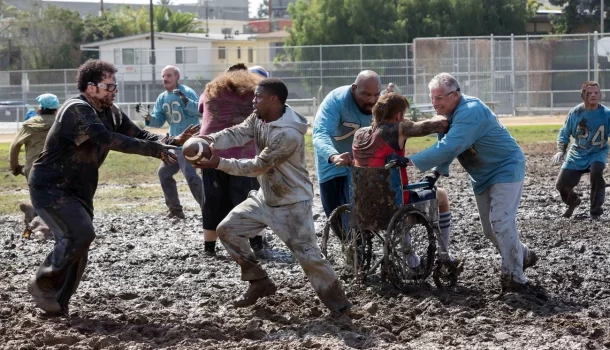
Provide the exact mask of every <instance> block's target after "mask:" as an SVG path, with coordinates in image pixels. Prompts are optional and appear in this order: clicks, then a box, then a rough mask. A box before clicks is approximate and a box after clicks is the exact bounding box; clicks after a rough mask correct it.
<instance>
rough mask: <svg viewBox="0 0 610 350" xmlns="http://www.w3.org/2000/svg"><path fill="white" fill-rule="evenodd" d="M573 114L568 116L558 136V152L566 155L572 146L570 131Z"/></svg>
mask: <svg viewBox="0 0 610 350" xmlns="http://www.w3.org/2000/svg"><path fill="white" fill-rule="evenodd" d="M571 117H572V113H570V115H568V118H567V119H566V122H565V123H563V126H562V127H561V129H559V133H558V134H557V152H561V153H566V151H567V150H568V145H569V144H570V130H571V129H572V128H571V122H572V118H571Z"/></svg>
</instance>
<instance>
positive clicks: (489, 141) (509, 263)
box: [411, 73, 538, 292]
mask: <svg viewBox="0 0 610 350" xmlns="http://www.w3.org/2000/svg"><path fill="white" fill-rule="evenodd" d="M428 88H429V89H430V99H431V100H432V106H433V107H434V109H435V110H436V112H437V113H438V114H439V115H443V116H445V117H447V119H448V121H449V131H448V132H447V134H445V135H444V136H442V138H440V137H439V139H440V140H439V141H438V143H437V144H436V145H434V146H432V147H430V148H428V149H426V150H424V151H422V152H420V153H417V154H415V155H413V156H412V157H411V162H412V163H413V165H415V166H416V167H417V168H418V169H419V170H420V171H422V172H423V171H427V170H430V169H432V168H435V170H436V171H437V172H439V173H440V174H442V175H446V176H448V175H449V165H450V164H451V162H452V161H453V159H455V158H456V157H457V158H458V160H459V162H460V164H461V165H462V166H463V167H464V168H465V169H466V171H467V172H468V174H469V175H470V179H471V182H472V188H473V190H474V194H475V197H476V201H477V207H478V210H479V217H480V219H481V226H482V227H483V233H484V234H485V236H486V237H487V238H489V240H491V241H492V243H493V244H494V246H495V247H496V248H497V249H498V251H499V252H500V255H501V256H502V270H501V271H502V274H501V278H500V281H501V286H502V291H503V292H509V291H515V292H520V291H527V290H528V289H529V288H528V285H527V284H526V282H527V280H526V278H525V275H524V274H523V271H524V270H525V269H526V268H528V267H530V266H533V265H534V264H535V263H536V261H537V260H538V258H537V256H536V254H534V252H533V251H531V250H530V249H528V248H527V247H526V246H525V245H524V244H522V243H521V242H520V240H519V234H518V232H517V220H516V216H517V208H518V206H519V201H520V200H521V192H522V190H523V178H524V176H525V156H524V155H523V151H522V150H521V148H520V147H519V145H517V141H515V139H513V137H512V136H511V135H510V134H509V132H508V131H507V130H506V128H505V127H504V126H503V125H502V124H500V121H499V120H498V118H497V117H496V116H495V115H494V113H493V112H492V111H491V110H490V109H489V108H488V107H487V106H486V105H485V104H484V103H483V102H481V100H479V99H478V98H476V97H471V96H466V95H462V94H461V92H460V86H459V84H458V82H457V80H456V79H455V78H454V77H453V76H451V75H450V74H448V73H440V74H439V75H437V76H435V77H434V78H433V79H432V81H430V83H429V84H428Z"/></svg>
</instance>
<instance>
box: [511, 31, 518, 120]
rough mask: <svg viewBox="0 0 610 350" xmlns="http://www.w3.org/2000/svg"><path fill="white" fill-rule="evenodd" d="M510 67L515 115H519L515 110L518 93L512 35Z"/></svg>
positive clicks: (512, 36)
mask: <svg viewBox="0 0 610 350" xmlns="http://www.w3.org/2000/svg"><path fill="white" fill-rule="evenodd" d="M510 54H511V55H510V56H511V57H510V66H511V68H510V69H511V75H510V85H511V91H512V95H513V115H517V113H516V109H515V101H516V99H517V95H516V93H517V91H516V89H515V83H516V78H515V35H514V34H511V35H510Z"/></svg>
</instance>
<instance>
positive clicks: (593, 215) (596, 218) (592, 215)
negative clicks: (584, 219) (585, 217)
mask: <svg viewBox="0 0 610 350" xmlns="http://www.w3.org/2000/svg"><path fill="white" fill-rule="evenodd" d="M600 216H601V215H597V214H591V220H593V221H598V220H599V218H600Z"/></svg>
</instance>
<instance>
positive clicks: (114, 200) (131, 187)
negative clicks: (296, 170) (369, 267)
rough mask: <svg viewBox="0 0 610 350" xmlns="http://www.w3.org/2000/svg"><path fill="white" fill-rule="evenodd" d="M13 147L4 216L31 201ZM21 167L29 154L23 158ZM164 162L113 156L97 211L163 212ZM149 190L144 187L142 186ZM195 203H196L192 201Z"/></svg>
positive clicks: (418, 145) (3, 186) (525, 129)
mask: <svg viewBox="0 0 610 350" xmlns="http://www.w3.org/2000/svg"><path fill="white" fill-rule="evenodd" d="M560 127H561V126H558V125H519V126H509V127H507V128H508V130H509V131H510V133H511V134H512V135H513V137H514V138H515V139H516V140H517V142H518V143H519V144H521V145H526V144H532V143H538V142H555V141H556V140H557V133H558V132H559V129H560ZM435 142H436V136H426V137H416V138H411V139H409V140H408V141H407V152H408V153H409V154H413V153H415V152H418V151H421V150H423V149H425V148H427V147H429V146H431V145H433V144H434V143H435ZM9 147H10V144H9V143H0V170H1V171H2V173H1V174H0V196H1V199H2V200H0V215H6V214H15V213H17V212H19V209H18V207H17V205H18V203H19V202H21V201H27V200H29V194H28V192H27V184H26V182H25V178H24V177H23V176H19V177H15V176H13V175H12V174H10V172H9V162H8V151H9ZM305 152H306V156H307V160H308V162H309V164H308V169H309V171H310V175H313V174H314V173H315V168H314V153H313V144H312V138H311V134H307V135H305ZM20 161H21V164H23V162H25V153H24V150H23V149H22V152H21V154H20ZM159 164H160V161H159V160H158V159H155V158H151V157H142V156H139V155H132V154H124V153H118V152H110V153H109V154H108V158H107V159H106V161H105V162H104V165H102V167H101V168H100V179H99V184H100V187H99V188H98V191H97V193H96V196H95V202H94V205H95V209H96V210H104V211H105V210H110V211H117V210H123V209H127V210H133V211H141V212H150V211H163V210H165V203H164V202H163V193H162V192H161V186H160V185H159V178H158V177H157V169H158V168H159ZM176 181H178V184H179V191H180V194H181V198H184V199H186V198H188V199H189V200H192V198H191V197H192V196H191V194H190V191H189V189H188V187H187V185H186V183H185V182H184V177H183V176H182V174H180V173H178V174H177V175H176ZM143 184H144V185H145V186H142V185H143ZM192 202H193V203H194V200H192ZM191 207H193V206H192V205H191Z"/></svg>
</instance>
